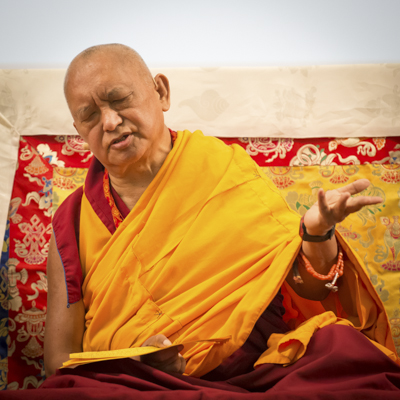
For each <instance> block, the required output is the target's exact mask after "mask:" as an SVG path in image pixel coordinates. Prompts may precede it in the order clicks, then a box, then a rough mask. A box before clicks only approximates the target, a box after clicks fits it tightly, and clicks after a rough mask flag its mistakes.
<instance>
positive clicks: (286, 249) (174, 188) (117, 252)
mask: <svg viewBox="0 0 400 400" xmlns="http://www.w3.org/2000/svg"><path fill="white" fill-rule="evenodd" d="M211 163H212V168H211ZM204 170H207V171H212V173H210V174H204V173H203V171H204ZM92 206H93V204H91V203H90V201H89V200H88V197H87V193H86V188H85V194H84V196H83V198H82V213H81V227H82V229H81V232H80V256H81V262H82V267H83V272H84V277H85V279H84V283H83V296H84V303H85V307H86V309H87V314H86V328H87V329H86V332H85V337H84V351H97V350H107V349H117V348H128V347H132V346H140V345H141V344H142V343H143V342H144V341H145V340H146V339H147V338H148V337H149V336H152V335H154V334H157V333H160V332H161V333H164V334H165V335H166V336H168V337H169V338H170V339H171V340H172V341H176V342H179V341H183V340H185V341H186V340H196V339H207V338H211V337H224V336H227V335H232V340H231V341H229V342H228V343H225V344H221V345H215V346H213V345H211V344H200V345H196V346H194V347H193V348H191V349H189V350H188V351H187V352H186V353H185V357H186V358H187V359H188V366H187V372H188V373H189V374H192V375H195V376H201V375H203V374H204V373H206V372H208V371H210V370H212V369H213V368H215V367H216V366H217V365H219V364H220V362H221V361H222V360H223V359H224V358H226V357H227V356H229V355H230V354H232V353H233V352H234V351H235V350H237V349H238V348H239V347H241V345H242V344H243V343H244V341H245V340H246V339H247V337H248V336H249V334H250V332H251V330H252V328H253V326H254V324H255V323H256V321H257V320H258V318H259V316H260V315H261V314H262V312H263V311H264V310H265V308H266V307H267V306H268V304H269V302H270V301H271V300H272V298H273V297H274V296H275V295H276V293H277V291H278V289H279V287H280V286H281V285H282V284H283V281H284V279H285V275H286V273H287V272H288V270H289V269H290V267H291V264H292V262H293V259H294V257H295V256H296V254H297V251H298V248H299V246H300V242H301V241H300V238H299V237H298V235H297V230H298V223H299V219H298V217H297V216H296V215H295V214H294V213H293V212H292V211H290V209H289V208H288V206H287V205H286V203H285V202H284V201H283V200H282V198H281V197H280V195H279V192H278V191H277V189H276V188H275V187H274V185H273V184H272V183H271V182H270V181H269V179H268V178H266V177H265V176H264V174H262V173H261V172H260V170H259V169H258V167H257V166H256V165H255V164H254V163H253V162H252V161H251V159H250V158H248V156H247V155H246V154H245V152H244V151H243V150H242V149H241V148H239V146H232V147H227V146H225V145H224V144H222V143H221V142H219V141H218V140H216V139H213V138H205V137H203V136H202V135H201V134H200V133H194V134H190V133H189V132H185V133H180V134H178V139H177V142H176V144H175V146H174V148H173V150H172V151H171V153H170V154H169V156H168V157H167V159H166V161H165V163H164V165H163V167H162V169H161V170H160V172H159V174H158V175H157V177H156V178H155V179H154V181H153V182H152V184H151V185H150V186H149V188H148V189H147V190H146V192H145V193H144V194H143V196H142V198H141V199H140V200H139V202H138V204H137V205H136V206H135V208H134V209H133V210H132V212H131V213H130V214H129V215H128V216H127V218H126V219H125V220H124V222H123V223H122V224H121V225H120V227H119V228H118V229H117V231H116V232H115V233H114V235H112V237H111V233H110V232H109V231H108V229H106V228H105V227H104V225H103V224H102V222H101V220H100V219H99V217H98V216H97V214H96V212H94V210H93V207H92ZM239 210H240V212H239ZM243 210H247V211H246V212H245V213H244V212H243ZM260 221H263V223H262V224H261V223H260ZM102 226H103V228H102ZM83 228H84V229H83ZM242 231H243V232H248V234H246V235H244V236H243V237H238V236H237V232H242ZM94 232H95V233H96V237H94ZM220 237H224V238H225V240H224V241H222V242H221V241H220V240H219V238H220ZM230 243H235V246H232V245H231V244H230ZM342 246H344V243H342ZM345 250H346V251H348V252H349V253H351V252H350V250H349V249H348V247H346V248H345ZM349 257H350V259H351V261H352V262H353V263H354V264H355V267H352V263H351V262H349V260H346V262H347V264H348V265H347V269H348V271H349V273H348V281H349V284H350V285H352V286H353V287H354V293H355V298H354V299H353V300H354V301H355V302H356V303H357V306H358V315H357V316H351V315H347V313H346V312H345V311H344V310H343V309H342V308H341V307H340V305H339V303H340V302H339V299H338V298H335V297H334V295H332V298H331V299H330V300H329V301H328V302H327V303H326V304H324V305H311V306H310V304H309V303H315V302H307V301H305V302H303V301H302V299H299V298H297V297H296V295H294V294H293V293H290V289H287V288H286V289H285V288H283V289H285V290H284V295H285V303H286V304H285V305H286V309H287V310H288V311H287V315H286V319H287V320H288V322H289V323H291V325H292V326H293V328H295V327H297V326H298V324H299V323H301V322H303V321H304V320H306V319H308V318H310V317H312V316H313V315H315V314H320V313H323V312H325V311H326V310H328V311H329V310H334V311H335V312H336V313H337V314H338V316H339V317H340V316H341V317H348V318H350V319H352V320H353V321H354V325H355V326H356V327H357V329H359V330H363V331H364V333H366V334H367V336H369V337H370V338H371V339H374V340H377V341H378V342H380V343H381V344H383V345H385V346H387V347H388V348H390V349H391V350H393V349H394V346H393V342H392V339H391V337H390V333H389V330H388V326H387V320H386V315H385V313H384V311H383V307H382V305H381V303H380V300H379V297H378V296H377V295H376V293H375V292H374V290H373V288H372V285H371V284H370V283H369V281H368V278H367V277H366V274H365V272H364V271H363V270H362V268H361V267H360V266H359V265H358V260H357V258H356V256H354V255H352V254H349ZM361 281H362V283H361ZM360 286H361V288H360ZM237 321H241V325H240V326H238V324H237ZM301 329H303V328H301ZM282 359H285V360H286V358H285V357H283V358H282ZM293 361H295V359H294V360H293ZM260 362H262V360H260ZM283 362H286V361H283Z"/></svg>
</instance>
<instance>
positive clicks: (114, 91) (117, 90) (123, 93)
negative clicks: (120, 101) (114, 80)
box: [106, 87, 128, 101]
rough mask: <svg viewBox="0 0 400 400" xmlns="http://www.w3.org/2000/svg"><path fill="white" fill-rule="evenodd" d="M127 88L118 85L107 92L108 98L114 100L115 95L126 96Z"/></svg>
mask: <svg viewBox="0 0 400 400" xmlns="http://www.w3.org/2000/svg"><path fill="white" fill-rule="evenodd" d="M127 93H128V92H127V90H126V89H124V88H120V87H116V88H114V89H111V90H110V91H109V92H107V93H106V98H107V100H109V101H110V100H113V99H114V98H115V97H120V96H126V95H127Z"/></svg>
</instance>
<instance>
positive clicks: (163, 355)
mask: <svg viewBox="0 0 400 400" xmlns="http://www.w3.org/2000/svg"><path fill="white" fill-rule="evenodd" d="M182 349H183V346H182V345H181V346H173V347H169V348H167V349H164V350H161V351H157V352H155V353H150V354H145V355H143V356H141V358H140V359H141V361H142V362H144V363H145V364H150V365H153V366H155V365H157V364H160V365H161V364H164V363H166V364H168V363H170V362H172V361H173V360H175V358H176V357H178V353H179V352H180V351H182Z"/></svg>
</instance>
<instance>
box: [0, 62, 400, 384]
mask: <svg viewBox="0 0 400 400" xmlns="http://www.w3.org/2000/svg"><path fill="white" fill-rule="evenodd" d="M152 72H153V73H154V74H156V73H159V72H162V73H165V74H166V75H167V76H168V78H169V79H170V83H171V88H172V107H171V110H170V111H169V112H168V113H167V114H166V121H167V124H168V126H169V127H170V128H172V129H189V130H195V129H201V130H203V131H204V133H205V134H207V135H212V136H219V137H223V140H224V141H225V142H226V143H228V144H230V143H237V144H239V145H240V146H242V147H244V148H245V149H246V151H247V152H248V153H249V154H250V155H251V156H252V157H253V158H254V159H255V160H256V162H257V163H258V164H259V165H261V166H262V167H263V168H264V171H265V173H266V174H267V175H269V176H270V177H271V179H272V180H273V182H274V183H275V185H276V186H277V187H278V188H279V189H280V190H282V194H283V196H284V197H285V198H286V200H287V202H288V203H289V205H290V206H291V207H292V208H293V209H295V210H296V211H297V212H299V213H300V214H303V213H304V212H305V211H306V210H307V209H308V208H309V207H310V206H311V204H312V203H313V201H314V200H315V193H316V191H317V189H318V188H319V187H323V188H324V189H325V190H326V189H329V188H333V187H337V185H341V184H344V183H346V182H351V181H352V180H354V179H357V178H361V177H368V179H370V180H371V182H372V185H371V187H370V188H369V189H368V193H371V194H372V193H374V194H379V195H380V196H382V197H383V198H384V203H383V204H382V205H380V206H372V207H368V208H366V209H364V210H363V211H361V212H359V213H357V214H356V215H354V216H352V217H351V218H349V219H347V220H346V222H345V223H343V224H341V225H340V226H338V229H339V230H340V231H341V232H342V233H343V234H344V235H345V236H346V237H347V239H348V240H349V242H350V244H351V245H352V246H353V247H354V248H355V249H356V250H357V251H358V252H359V254H360V255H361V257H362V258H363V259H364V260H365V263H366V265H367V268H368V271H369V273H370V277H371V280H372V282H373V284H374V285H375V287H376V289H377V291H378V293H379V294H380V296H381V298H382V300H383V302H384V304H385V306H386V309H387V312H388V315H389V318H390V322H391V325H392V333H393V337H394V339H395V343H396V346H397V348H398V351H399V354H400V303H399V298H400V265H399V264H400V256H399V253H400V224H399V217H400V190H399V188H400V185H399V183H400V160H399V155H400V106H399V104H400V64H380V65H344V66H313V67H299V68H295V67H284V68H208V69H202V68H182V69H179V68H174V69H171V68H169V69H163V70H161V69H159V70H152ZM64 74H65V70H0V138H1V143H2V152H0V168H1V171H2V174H0V199H1V202H0V237H1V236H2V235H3V234H4V244H3V249H2V250H3V251H2V256H1V264H0V389H4V388H5V387H6V386H7V385H8V389H23V388H33V387H37V386H38V385H39V384H40V382H41V381H42V380H43V376H44V373H43V337H44V329H45V317H46V298H47V295H46V294H47V277H46V267H45V264H46V258H47V251H48V241H49V238H50V234H51V216H52V213H53V212H54V210H55V209H56V208H57V207H58V205H59V204H60V203H61V202H62V200H63V199H64V198H65V197H66V196H67V195H68V194H69V193H70V192H71V191H72V190H74V189H75V188H76V187H78V186H79V185H81V184H82V183H83V181H84V177H85V174H86V170H87V167H88V165H89V163H90V159H91V154H90V153H89V152H87V151H84V150H83V149H82V146H81V142H80V141H79V139H76V137H74V136H69V135H71V134H74V133H75V132H74V130H73V127H72V123H71V117H70V115H69V112H68V109H67V106H66V104H65V101H64V98H63V90H62V86H63V77H64ZM56 135H58V136H56ZM232 137H234V138H236V139H231V138H232ZM292 138H296V139H295V140H294V139H292ZM331 138H335V139H331ZM362 138H364V139H362ZM15 171H16V173H15ZM14 173H15V181H14ZM10 200H11V201H10Z"/></svg>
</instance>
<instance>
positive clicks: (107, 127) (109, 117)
mask: <svg viewBox="0 0 400 400" xmlns="http://www.w3.org/2000/svg"><path fill="white" fill-rule="evenodd" d="M102 120H103V131H104V132H113V131H115V129H116V128H117V126H118V125H119V124H122V121H123V120H122V117H121V116H120V115H119V114H118V112H117V111H115V110H111V109H105V110H102Z"/></svg>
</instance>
